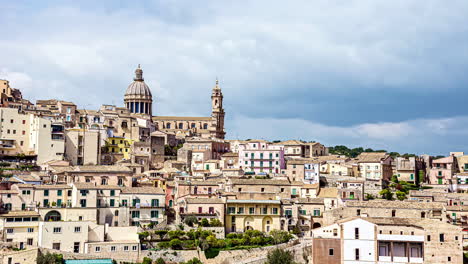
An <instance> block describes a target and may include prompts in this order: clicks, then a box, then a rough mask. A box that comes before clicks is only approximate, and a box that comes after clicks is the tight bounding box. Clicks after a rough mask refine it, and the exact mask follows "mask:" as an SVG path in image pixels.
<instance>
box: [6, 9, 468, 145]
mask: <svg viewBox="0 0 468 264" xmlns="http://www.w3.org/2000/svg"><path fill="white" fill-rule="evenodd" d="M0 1H1V2H2V3H1V5H2V15H1V16H0V25H1V26H0V78H6V79H8V80H10V81H11V84H12V86H13V87H16V88H20V89H21V90H22V91H23V95H24V96H25V97H26V98H28V99H30V100H32V101H35V100H37V99H48V98H59V99H64V100H70V101H73V102H75V103H76V104H77V105H78V106H79V107H80V108H95V109H97V108H98V107H99V106H100V105H101V104H117V105H123V102H122V101H123V94H124V92H125V89H126V87H127V86H128V84H129V83H130V82H131V81H132V78H133V72H134V70H135V68H136V66H137V65H138V64H139V63H140V64H141V65H142V68H143V70H144V77H145V80H146V82H147V83H148V85H149V86H150V87H151V89H152V92H153V97H154V98H153V99H154V101H155V103H154V109H153V113H156V114H157V115H196V116H206V115H209V114H210V92H211V88H212V87H213V85H214V81H215V79H216V77H218V78H219V80H220V84H221V86H222V89H223V93H224V96H225V103H224V104H225V110H226V112H227V117H226V118H227V120H226V127H227V133H228V134H227V136H228V138H231V139H233V138H244V139H245V138H264V139H270V140H275V139H290V138H291V139H303V140H315V141H320V142H322V143H324V144H326V145H338V144H344V145H348V146H350V147H355V146H365V147H372V148H384V149H387V150H391V151H399V152H402V153H404V152H416V153H430V154H447V153H448V152H449V151H467V152H468V140H467V136H468V108H467V104H466V102H467V99H468V67H467V66H468V16H467V15H466V14H468V1H466V0H453V1H439V0H437V1H433V0H420V1H418V0H414V1H408V0H392V1H388V0H358V1H353V0H346V1H344V0H336V1H330V0H314V1H309V0H304V1H272V0H255V1H243V0H236V1H219V0H218V1H216V0H214V1H210V0H206V1H193V0H187V1H182V0H181V1H171V0H166V1H124V0H121V1H117V0H109V1H53V0H49V1H21V0H17V1H7V0H0ZM96 2H99V3H96ZM134 2H138V3H134Z"/></svg>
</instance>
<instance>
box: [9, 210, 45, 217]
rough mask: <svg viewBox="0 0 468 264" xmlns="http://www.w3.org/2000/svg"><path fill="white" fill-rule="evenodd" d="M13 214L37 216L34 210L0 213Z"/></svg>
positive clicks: (10, 215)
mask: <svg viewBox="0 0 468 264" xmlns="http://www.w3.org/2000/svg"><path fill="white" fill-rule="evenodd" d="M13 216H39V213H38V212H36V211H9V212H8V213H6V214H2V215H0V217H13Z"/></svg>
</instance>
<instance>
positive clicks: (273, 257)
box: [266, 248, 295, 264]
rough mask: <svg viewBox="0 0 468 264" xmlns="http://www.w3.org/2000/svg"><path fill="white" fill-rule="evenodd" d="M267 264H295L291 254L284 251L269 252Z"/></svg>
mask: <svg viewBox="0 0 468 264" xmlns="http://www.w3.org/2000/svg"><path fill="white" fill-rule="evenodd" d="M266 264H295V262H294V256H293V254H292V253H291V252H289V251H285V250H283V249H279V248H277V249H274V250H272V251H270V252H268V255H267V261H266Z"/></svg>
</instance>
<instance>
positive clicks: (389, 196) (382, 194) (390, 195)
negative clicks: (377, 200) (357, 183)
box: [379, 189, 393, 200]
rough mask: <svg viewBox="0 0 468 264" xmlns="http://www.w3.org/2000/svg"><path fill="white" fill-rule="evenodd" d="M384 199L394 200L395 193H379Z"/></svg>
mask: <svg viewBox="0 0 468 264" xmlns="http://www.w3.org/2000/svg"><path fill="white" fill-rule="evenodd" d="M379 194H380V195H381V196H382V199H387V200H393V193H392V192H391V191H390V190H389V189H383V190H381V191H380V192H379Z"/></svg>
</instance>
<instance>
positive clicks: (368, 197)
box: [366, 193, 375, 200]
mask: <svg viewBox="0 0 468 264" xmlns="http://www.w3.org/2000/svg"><path fill="white" fill-rule="evenodd" d="M366 199H367V200H374V199H375V196H374V195H372V194H370V193H366Z"/></svg>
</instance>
